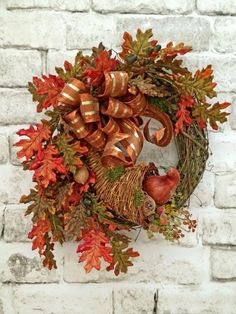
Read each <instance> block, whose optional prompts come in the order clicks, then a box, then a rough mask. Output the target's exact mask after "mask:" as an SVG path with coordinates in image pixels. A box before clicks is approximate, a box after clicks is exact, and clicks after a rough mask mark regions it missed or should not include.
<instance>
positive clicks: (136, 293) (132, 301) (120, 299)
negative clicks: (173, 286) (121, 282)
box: [114, 286, 156, 314]
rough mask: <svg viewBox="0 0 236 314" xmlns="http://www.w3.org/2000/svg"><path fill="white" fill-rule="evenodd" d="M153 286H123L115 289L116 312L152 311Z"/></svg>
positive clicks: (135, 312) (134, 313) (132, 313)
mask: <svg viewBox="0 0 236 314" xmlns="http://www.w3.org/2000/svg"><path fill="white" fill-rule="evenodd" d="M155 292H156V289H155V288H153V287H148V286H143V287H137V286H134V287H130V288H126V287H122V288H115V290H114V308H115V313H116V314H123V313H127V314H137V313H152V311H153V308H154V294H155Z"/></svg>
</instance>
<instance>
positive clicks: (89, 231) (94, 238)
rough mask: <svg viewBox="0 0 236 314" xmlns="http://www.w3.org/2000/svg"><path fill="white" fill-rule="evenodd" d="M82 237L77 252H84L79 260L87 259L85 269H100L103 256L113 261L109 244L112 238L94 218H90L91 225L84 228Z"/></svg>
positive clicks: (88, 270)
mask: <svg viewBox="0 0 236 314" xmlns="http://www.w3.org/2000/svg"><path fill="white" fill-rule="evenodd" d="M80 239H82V241H83V242H82V243H81V244H79V246H78V249H77V253H82V254H81V256H80V259H79V261H80V262H84V261H86V265H85V266H84V269H85V271H86V272H87V273H89V272H90V271H91V270H92V269H93V268H95V269H97V270H100V268H101V261H100V259H101V258H103V259H104V260H105V261H106V262H108V263H112V256H111V255H110V252H111V247H110V246H107V244H108V243H109V242H110V239H109V238H108V237H107V236H106V235H105V233H104V232H103V230H102V229H101V228H100V227H99V224H98V223H97V222H96V221H94V220H93V219H91V220H90V226H89V227H88V228H86V229H83V230H82V235H81V237H80Z"/></svg>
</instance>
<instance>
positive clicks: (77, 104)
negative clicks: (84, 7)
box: [15, 29, 230, 275]
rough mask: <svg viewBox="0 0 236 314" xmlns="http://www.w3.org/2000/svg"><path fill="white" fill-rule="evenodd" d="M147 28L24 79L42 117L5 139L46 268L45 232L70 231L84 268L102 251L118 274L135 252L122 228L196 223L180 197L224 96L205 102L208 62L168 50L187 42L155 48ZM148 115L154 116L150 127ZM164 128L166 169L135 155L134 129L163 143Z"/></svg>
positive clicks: (96, 263) (138, 137) (48, 239)
mask: <svg viewBox="0 0 236 314" xmlns="http://www.w3.org/2000/svg"><path fill="white" fill-rule="evenodd" d="M151 37H152V30H151V29H148V30H147V31H145V32H142V31H141V30H140V29H138V30H137V34H136V39H133V38H132V36H131V35H130V34H129V33H127V32H125V33H124V36H123V39H124V41H123V44H122V51H121V52H119V53H115V52H114V51H112V50H106V49H105V47H104V46H103V45H102V43H100V44H99V46H98V47H97V48H93V49H92V54H91V56H87V55H86V56H84V55H83V53H82V52H81V51H80V52H78V54H77V56H76V58H75V63H74V65H72V64H71V63H69V62H67V61H65V63H64V69H63V68H56V73H57V75H49V76H45V75H43V76H42V78H37V77H34V78H33V82H32V83H29V91H30V92H31V94H32V95H33V101H35V102H37V112H42V111H43V110H46V111H45V115H46V117H45V119H43V120H42V121H41V123H38V124H36V125H31V126H30V127H29V129H22V130H20V131H19V132H18V133H17V134H18V135H19V136H25V137H27V138H25V139H21V140H20V141H19V142H17V143H16V144H15V146H18V147H21V150H19V151H18V153H17V157H18V158H22V157H24V158H25V160H24V161H23V162H22V164H23V167H24V169H25V170H30V171H33V172H34V174H33V181H34V182H36V186H35V188H34V189H31V191H30V194H29V195H27V196H25V195H24V196H22V197H21V202H22V203H25V204H28V203H29V206H28V208H27V210H26V213H25V214H26V215H29V214H31V215H32V222H33V227H32V230H31V231H30V232H29V234H28V237H29V238H30V239H32V241H33V245H32V249H33V250H35V249H38V251H39V254H40V256H42V257H43V265H44V266H45V267H48V268H49V269H52V268H56V261H55V258H54V255H53V248H54V242H60V243H61V244H62V243H63V242H65V241H69V240H75V241H78V249H77V253H79V255H80V257H79V261H80V262H85V266H84V268H85V270H86V272H90V271H91V270H92V269H93V268H95V269H97V270H100V267H101V259H103V260H104V261H105V262H106V263H108V266H107V268H106V269H107V270H114V273H115V274H116V275H118V274H119V273H120V272H124V273H126V272H127V269H128V267H129V266H131V265H133V264H132V259H133V258H134V257H137V256H138V255H139V254H138V252H135V251H134V250H133V249H132V248H130V247H129V243H130V241H131V240H130V238H129V237H128V236H127V232H125V233H124V232H122V231H130V230H131V229H133V228H136V227H137V226H141V227H142V228H143V229H145V230H147V232H148V235H149V236H152V234H153V233H161V234H162V235H163V236H164V237H165V238H166V239H167V240H170V241H174V240H178V239H180V238H181V237H183V236H184V233H183V230H186V231H194V230H195V228H196V220H192V219H191V214H190V212H189V211H188V209H187V207H186V205H185V204H186V202H187V200H188V199H189V197H190V195H191V194H192V193H193V191H194V189H195V187H196V186H197V184H198V183H199V181H200V179H201V177H202V175H203V172H204V169H205V165H206V161H207V158H208V139H207V132H206V127H207V124H209V125H210V126H211V127H212V128H213V129H218V125H217V123H223V122H225V121H226V120H227V115H228V113H227V112H224V111H223V110H224V109H225V108H227V107H228V106H229V105H230V104H229V103H227V102H224V103H219V102H217V103H215V104H213V105H211V104H209V103H208V102H207V99H208V98H213V97H215V96H216V92H215V90H214V88H215V86H216V83H214V82H213V70H212V67H211V65H208V66H207V67H206V68H204V69H202V70H198V71H197V72H196V73H195V74H193V73H191V72H190V71H189V70H188V69H187V68H186V67H183V66H182V60H180V59H179V58H176V57H177V56H178V55H183V54H185V53H187V52H190V51H191V47H188V46H185V45H184V44H183V43H180V44H178V45H176V46H175V45H174V44H173V43H172V42H170V43H168V44H167V45H166V47H164V48H162V47H161V46H160V45H159V43H158V42H157V40H151ZM114 53H115V56H114ZM112 55H113V56H112ZM143 117H148V118H149V120H148V121H147V122H146V123H145V125H144V126H143V119H142V118H143ZM151 119H154V120H157V121H158V122H159V123H160V124H161V127H160V128H158V129H157V130H156V131H155V132H151V131H150V128H149V122H150V120H151ZM173 138H174V140H175V143H176V147H177V152H178V157H179V161H178V165H177V167H176V168H170V169H169V170H168V172H167V173H166V175H163V176H161V175H160V174H159V171H158V168H157V167H156V166H155V164H154V163H152V162H151V163H137V158H138V156H139V154H140V152H141V150H142V147H143V143H144V139H146V140H147V141H148V142H151V143H153V144H154V145H157V146H159V147H164V146H167V145H168V144H169V143H170V141H171V140H172V139H173ZM158 149H161V148H158ZM158 166H160V165H158Z"/></svg>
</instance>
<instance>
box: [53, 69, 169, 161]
mask: <svg viewBox="0 0 236 314" xmlns="http://www.w3.org/2000/svg"><path fill="white" fill-rule="evenodd" d="M58 100H59V101H60V102H61V103H63V104H65V105H69V106H71V107H74V108H76V109H75V110H73V111H72V112H70V113H68V114H66V115H65V116H64V120H65V121H66V122H67V123H68V125H69V126H70V127H71V129H72V130H73V132H74V133H75V135H76V137H77V138H78V139H84V140H85V141H87V142H88V143H89V144H90V145H91V146H92V147H93V148H94V149H96V150H99V151H102V150H103V153H102V163H103V164H104V165H105V166H108V167H112V166H116V165H117V164H120V163H122V164H123V165H124V166H133V165H134V164H135V162H136V160H137V158H138V156H139V154H140V152H141V150H142V147H143V142H144V139H143V134H142V132H141V131H140V120H141V119H140V116H148V117H150V118H154V119H156V120H158V121H160V122H161V124H162V125H163V127H164V131H163V137H162V138H161V139H158V140H157V139H155V140H153V139H154V138H155V136H154V137H153V136H150V134H149V132H148V125H146V127H145V132H144V135H145V138H146V139H147V140H149V141H151V142H153V143H155V144H156V145H159V146H166V145H168V144H169V142H170V141H171V138H172V136H173V128H172V123H171V121H170V118H169V116H168V115H167V114H165V113H163V112H162V111H160V110H159V109H157V108H155V107H153V106H150V105H149V104H148V103H147V101H146V97H145V96H144V95H143V94H142V93H139V94H137V95H135V96H134V95H129V96H128V73H126V72H122V71H116V72H108V73H105V86H104V91H103V93H102V94H100V95H98V97H93V96H92V95H91V94H90V93H89V91H88V89H87V87H86V85H85V84H84V83H83V82H81V81H79V80H77V79H75V78H71V79H70V80H69V81H68V83H67V84H66V85H65V87H64V88H63V90H62V92H61V93H60V95H59V97H58Z"/></svg>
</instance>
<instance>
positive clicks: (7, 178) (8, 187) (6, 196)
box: [0, 165, 33, 204]
mask: <svg viewBox="0 0 236 314" xmlns="http://www.w3.org/2000/svg"><path fill="white" fill-rule="evenodd" d="M0 173H1V182H0V199H1V202H4V203H6V202H9V203H14V204H17V203H18V202H19V199H20V197H21V195H22V194H28V192H29V189H30V187H32V186H33V184H32V173H30V171H27V172H26V171H24V170H22V169H21V168H20V167H15V166H11V165H0Z"/></svg>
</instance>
